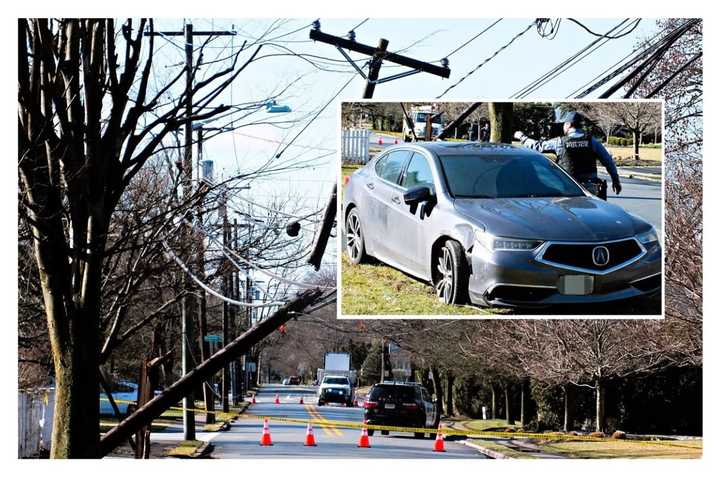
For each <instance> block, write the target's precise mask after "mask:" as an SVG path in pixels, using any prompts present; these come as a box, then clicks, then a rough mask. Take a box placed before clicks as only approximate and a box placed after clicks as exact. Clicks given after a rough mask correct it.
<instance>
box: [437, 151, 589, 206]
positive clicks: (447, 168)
mask: <svg viewBox="0 0 720 480" xmlns="http://www.w3.org/2000/svg"><path fill="white" fill-rule="evenodd" d="M440 163H441V164H442V167H443V171H444V172H445V177H446V178H447V182H448V187H449V188H450V193H451V194H452V195H453V196H455V197H459V198H532V197H577V196H582V195H584V194H583V191H582V189H580V187H578V186H577V185H576V184H575V183H574V182H573V181H572V180H571V179H570V177H569V176H568V175H567V174H566V173H565V172H564V171H563V170H562V169H561V168H560V167H558V166H557V165H555V164H553V163H552V162H551V161H550V160H549V159H547V158H546V157H544V156H542V155H533V156H529V155H518V156H511V155H482V156H480V155H446V156H441V157H440Z"/></svg>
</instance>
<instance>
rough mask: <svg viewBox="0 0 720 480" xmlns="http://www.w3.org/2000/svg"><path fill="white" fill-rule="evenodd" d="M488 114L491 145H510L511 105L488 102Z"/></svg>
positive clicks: (511, 135) (511, 134) (511, 133)
mask: <svg viewBox="0 0 720 480" xmlns="http://www.w3.org/2000/svg"><path fill="white" fill-rule="evenodd" d="M488 113H489V116H490V141H491V142H492V143H512V137H513V132H512V127H513V126H512V115H513V104H512V103H502V102H490V104H489V105H488Z"/></svg>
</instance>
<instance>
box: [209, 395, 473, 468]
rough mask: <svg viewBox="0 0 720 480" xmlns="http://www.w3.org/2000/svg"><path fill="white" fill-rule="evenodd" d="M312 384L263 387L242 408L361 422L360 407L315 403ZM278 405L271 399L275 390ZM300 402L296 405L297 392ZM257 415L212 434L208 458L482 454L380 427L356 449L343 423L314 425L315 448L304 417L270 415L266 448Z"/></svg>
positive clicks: (354, 439)
mask: <svg viewBox="0 0 720 480" xmlns="http://www.w3.org/2000/svg"><path fill="white" fill-rule="evenodd" d="M315 392H316V390H315V388H314V387H308V386H283V385H266V386H263V387H262V388H261V389H260V391H259V393H258V395H257V397H256V399H257V403H256V404H255V405H251V407H250V408H249V409H248V411H247V412H246V413H248V414H251V415H257V416H259V417H263V416H268V417H289V418H294V419H301V420H304V421H309V420H311V419H312V418H313V417H314V418H316V419H321V420H331V421H332V420H338V421H345V422H361V421H362V409H361V408H357V407H355V408H347V407H341V406H322V407H318V406H317V396H316V395H315ZM276 394H278V395H279V397H280V402H281V403H280V405H276V404H274V403H273V400H274V398H275V395H276ZM301 396H302V397H303V401H304V402H305V403H304V405H300V403H299V401H300V397H301ZM262 425H263V420H262V418H240V419H238V420H236V421H234V422H233V423H232V426H231V428H230V430H229V431H227V432H223V433H220V434H218V435H216V436H214V437H213V438H212V443H213V445H214V446H215V449H214V451H213V453H212V458H268V457H282V458H310V457H312V458H370V459H378V458H487V457H485V456H484V455H482V454H480V453H478V452H477V451H476V450H474V449H472V448H470V447H466V446H464V445H460V444H459V443H454V442H451V441H446V442H445V449H446V450H447V451H446V452H444V453H438V452H433V451H432V449H433V442H434V441H433V440H430V439H416V438H414V437H413V434H412V433H393V434H391V435H390V436H382V435H380V432H376V433H375V435H373V436H372V437H370V445H371V448H358V447H357V442H358V439H359V436H360V431H359V430H356V429H349V428H336V427H330V426H319V425H314V426H313V428H314V431H315V432H314V433H315V440H316V442H317V444H318V446H317V447H305V446H304V445H303V442H304V441H305V432H306V428H307V425H306V423H305V422H303V423H301V424H298V423H282V422H278V421H273V420H272V419H271V420H270V434H271V437H272V441H273V446H271V447H261V446H260V445H259V442H260V436H261V433H262Z"/></svg>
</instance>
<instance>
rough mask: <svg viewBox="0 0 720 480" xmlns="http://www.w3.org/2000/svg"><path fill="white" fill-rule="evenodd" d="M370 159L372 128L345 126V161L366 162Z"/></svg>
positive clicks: (343, 151) (343, 148)
mask: <svg viewBox="0 0 720 480" xmlns="http://www.w3.org/2000/svg"><path fill="white" fill-rule="evenodd" d="M368 160H370V130H368V129H366V128H345V129H343V131H342V161H343V163H360V164H363V165H364V164H366V163H367V162H368Z"/></svg>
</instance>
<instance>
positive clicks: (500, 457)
mask: <svg viewBox="0 0 720 480" xmlns="http://www.w3.org/2000/svg"><path fill="white" fill-rule="evenodd" d="M455 443H459V444H461V445H465V446H466V447H470V448H474V449H475V450H477V451H478V452H480V453H482V454H483V455H487V456H488V457H490V458H493V459H495V460H508V459H510V457H508V456H507V455H504V454H502V453H500V452H496V451H495V450H490V449H489V448H486V447H481V446H480V445H475V444H474V443H472V442H470V441H469V440H457V441H456V442H455Z"/></svg>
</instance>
